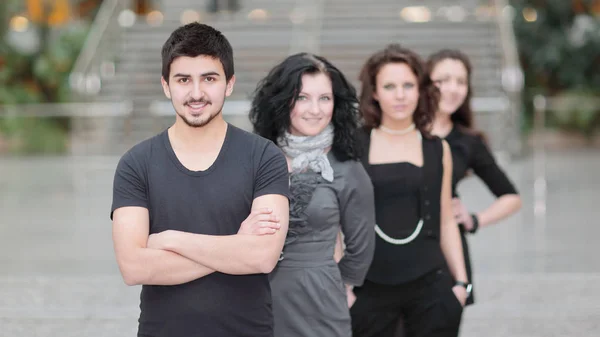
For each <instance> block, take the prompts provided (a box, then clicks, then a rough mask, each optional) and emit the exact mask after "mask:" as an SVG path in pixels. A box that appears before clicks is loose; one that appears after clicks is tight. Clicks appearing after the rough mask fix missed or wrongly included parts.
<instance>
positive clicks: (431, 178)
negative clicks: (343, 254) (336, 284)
mask: <svg viewBox="0 0 600 337" xmlns="http://www.w3.org/2000/svg"><path fill="white" fill-rule="evenodd" d="M370 134H371V130H370V129H362V130H361V131H360V132H359V140H360V145H361V150H362V151H361V153H362V157H361V161H362V164H363V166H364V167H365V169H366V170H367V173H368V174H369V176H370V177H371V181H372V183H373V188H374V192H375V220H376V223H377V227H378V228H376V231H377V232H378V233H377V237H376V244H375V255H374V257H373V261H372V263H371V267H370V268H369V272H368V274H367V280H369V281H371V282H375V283H379V284H388V285H398V284H402V283H406V282H409V281H412V280H415V279H417V278H419V277H421V276H423V275H425V274H427V273H428V272H431V271H433V270H435V269H437V268H440V267H442V266H443V265H444V263H445V260H444V255H443V253H442V250H441V247H440V213H441V211H440V209H441V208H440V195H441V189H442V176H443V162H442V156H443V146H442V141H441V140H440V139H439V138H437V137H432V138H425V137H423V140H422V142H423V167H418V166H415V165H413V164H411V163H407V162H402V163H389V164H373V165H372V164H369V147H370V143H371V136H370ZM421 219H422V220H423V222H422V227H421V230H420V231H419V232H418V234H417V227H418V223H419V221H420V220H421ZM415 234H417V235H416V236H415V237H414V239H413V240H412V241H410V242H408V243H405V244H402V245H398V244H393V243H390V242H388V241H394V240H399V239H400V240H401V239H407V238H410V237H411V236H414V235H415ZM386 236H387V239H388V241H386V240H385V239H384V237H386ZM389 239H391V240H389ZM404 241H409V240H404Z"/></svg>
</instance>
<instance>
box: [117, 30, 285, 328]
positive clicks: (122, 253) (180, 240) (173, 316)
mask: <svg viewBox="0 0 600 337" xmlns="http://www.w3.org/2000/svg"><path fill="white" fill-rule="evenodd" d="M162 56H163V71H162V79H161V83H162V85H163V89H164V91H165V95H166V96H167V97H168V98H169V99H171V101H172V103H173V106H174V108H175V111H176V121H175V123H174V125H173V126H172V127H170V128H169V129H167V130H165V131H163V132H162V133H160V134H159V135H157V136H155V137H153V138H150V139H148V140H145V141H143V142H141V143H140V144H138V145H136V146H134V147H133V148H132V149H131V150H129V151H128V152H127V153H126V154H125V155H124V156H123V157H122V158H121V160H120V162H119V164H118V166H117V169H116V173H115V179H114V189H113V204H112V208H111V218H112V220H113V240H114V247H115V253H116V257H117V262H118V264H119V268H120V270H121V273H122V275H123V278H124V280H125V282H126V283H127V284H129V285H135V284H141V285H143V287H142V293H141V304H140V309H141V315H140V319H139V329H138V336H170V337H179V336H181V337H183V336H215V337H218V336H232V337H238V336H239V337H241V336H248V337H250V336H252V337H272V336H273V317H272V312H271V292H270V287H269V281H268V278H267V275H266V274H268V273H269V272H270V271H271V270H272V269H273V268H274V267H275V265H276V263H277V260H278V258H279V256H280V253H281V249H282V247H283V242H284V239H285V236H286V233H287V227H288V212H289V209H288V208H289V206H288V199H287V195H288V193H289V191H288V189H289V187H288V170H287V163H286V160H285V157H284V156H283V154H282V153H281V151H280V150H279V149H278V148H277V147H276V146H275V145H274V144H273V143H272V142H271V141H268V140H266V139H264V138H261V137H259V136H257V135H254V134H250V133H248V132H246V131H243V130H241V129H238V128H236V127H234V126H232V125H229V124H227V123H226V122H225V121H224V120H223V117H222V113H221V109H222V107H223V102H224V99H225V97H226V96H229V95H230V94H231V92H232V90H233V84H234V82H235V76H234V75H233V55H232V51H231V46H230V45H229V42H227V40H226V38H225V37H224V36H223V35H222V34H221V33H220V32H218V31H216V30H215V29H213V28H212V27H209V26H206V25H202V24H199V23H193V24H189V25H186V26H183V27H181V28H179V29H177V30H176V31H175V32H173V34H172V35H171V37H170V38H169V39H168V40H167V42H166V43H165V45H164V47H163V50H162Z"/></svg>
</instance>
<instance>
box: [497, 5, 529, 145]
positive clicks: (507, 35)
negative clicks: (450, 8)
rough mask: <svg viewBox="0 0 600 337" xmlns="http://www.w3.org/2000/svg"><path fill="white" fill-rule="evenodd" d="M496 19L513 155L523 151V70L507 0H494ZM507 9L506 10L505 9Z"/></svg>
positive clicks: (509, 138)
mask: <svg viewBox="0 0 600 337" xmlns="http://www.w3.org/2000/svg"><path fill="white" fill-rule="evenodd" d="M494 5H495V12H496V19H497V24H498V31H499V34H500V36H499V38H500V44H501V46H502V59H503V62H504V64H503V71H502V81H503V86H504V89H505V91H506V94H507V98H508V101H509V102H510V108H509V109H508V113H509V116H508V117H509V122H510V125H509V127H510V129H511V131H510V132H511V133H513V134H512V135H510V136H509V137H507V139H508V141H509V144H508V152H509V153H510V154H511V155H515V154H519V153H522V151H523V141H522V139H521V137H520V135H519V127H518V118H519V111H520V110H521V92H522V90H523V83H524V78H523V70H522V68H521V63H520V62H519V52H518V49H517V40H516V37H515V32H514V27H513V15H510V14H514V13H510V12H509V11H508V10H509V9H511V8H512V7H510V5H509V3H508V1H507V0H494ZM505 10H506V11H505Z"/></svg>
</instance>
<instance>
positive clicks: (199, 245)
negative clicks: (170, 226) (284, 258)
mask: <svg viewBox="0 0 600 337" xmlns="http://www.w3.org/2000/svg"><path fill="white" fill-rule="evenodd" d="M171 234H172V236H171V237H170V238H169V239H168V240H167V242H168V243H167V247H165V249H167V250H170V251H172V252H175V253H177V254H180V255H182V256H184V257H186V258H188V259H190V260H193V261H195V262H197V263H199V264H201V265H204V266H207V267H208V268H211V269H214V270H216V271H219V272H222V273H225V274H231V275H246V274H259V273H269V272H270V271H271V270H272V269H273V268H274V266H275V264H276V263H277V258H278V256H275V254H274V253H273V251H274V248H273V247H270V246H272V245H273V238H272V236H257V235H242V234H236V235H221V236H213V235H202V234H193V233H186V232H177V231H174V232H172V233H171ZM279 251H281V247H280V249H279Z"/></svg>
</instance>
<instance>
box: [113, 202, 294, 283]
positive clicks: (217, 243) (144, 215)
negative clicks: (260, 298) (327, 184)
mask: <svg viewBox="0 0 600 337" xmlns="http://www.w3.org/2000/svg"><path fill="white" fill-rule="evenodd" d="M288 217H289V204H288V199H287V198H286V197H284V196H281V195H275V194H270V195H264V196H261V197H258V198H256V199H254V202H253V204H252V213H251V214H250V215H249V216H248V218H247V219H246V220H245V221H244V222H243V223H242V225H241V227H240V231H239V232H238V233H237V234H235V235H226V236H214V235H202V234H192V233H186V232H180V231H173V230H168V231H165V232H161V233H158V234H153V235H151V236H150V237H148V234H149V216H148V210H147V209H145V208H141V207H123V208H120V209H117V210H115V212H114V215H113V219H114V220H113V241H114V246H115V254H116V257H117V262H118V264H119V269H120V270H121V274H122V275H123V279H124V280H125V283H126V284H128V285H137V284H149V285H175V284H182V283H187V282H190V281H193V280H195V279H198V278H201V277H204V276H206V275H208V274H210V273H213V272H215V271H219V272H222V273H226V274H233V275H242V274H257V273H269V272H271V270H273V268H274V267H275V265H276V264H277V261H278V259H279V257H280V254H281V250H282V249H283V243H284V241H285V237H286V235H287V228H288Z"/></svg>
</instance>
